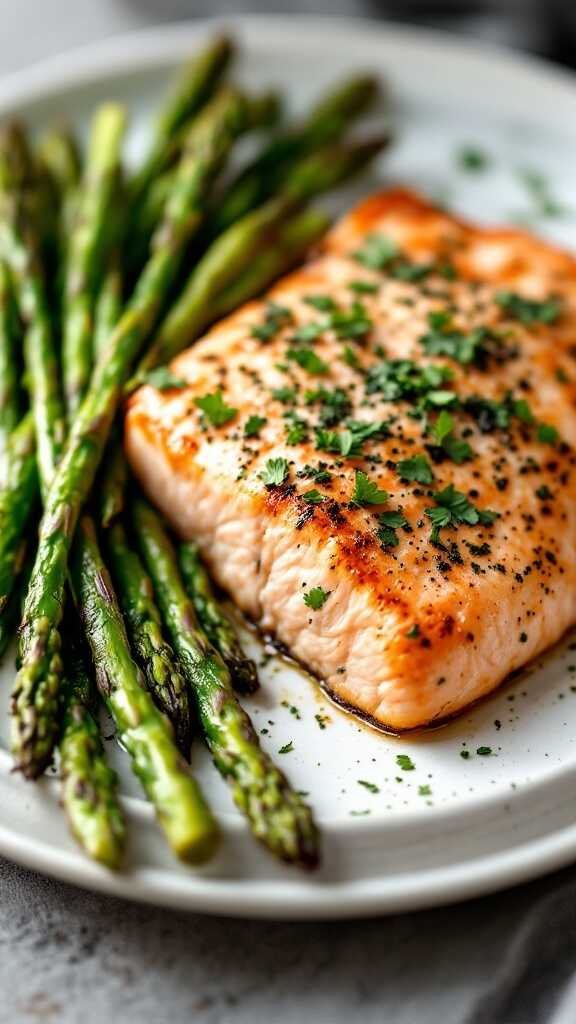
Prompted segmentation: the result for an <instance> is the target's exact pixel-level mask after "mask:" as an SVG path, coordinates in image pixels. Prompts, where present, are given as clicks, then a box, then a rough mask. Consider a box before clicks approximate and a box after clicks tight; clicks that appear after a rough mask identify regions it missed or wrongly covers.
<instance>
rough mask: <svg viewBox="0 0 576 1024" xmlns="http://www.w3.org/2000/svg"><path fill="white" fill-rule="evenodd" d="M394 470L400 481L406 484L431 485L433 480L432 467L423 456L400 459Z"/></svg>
mask: <svg viewBox="0 0 576 1024" xmlns="http://www.w3.org/2000/svg"><path fill="white" fill-rule="evenodd" d="M396 470H397V472H398V476H399V477H400V479H401V480H403V481H404V482H406V483H418V484H431V483H432V481H433V480H434V474H433V472H432V467H431V465H430V463H429V462H428V459H427V458H426V456H425V455H413V456H412V458H410V459H401V460H400V462H399V463H398V464H397V466H396Z"/></svg>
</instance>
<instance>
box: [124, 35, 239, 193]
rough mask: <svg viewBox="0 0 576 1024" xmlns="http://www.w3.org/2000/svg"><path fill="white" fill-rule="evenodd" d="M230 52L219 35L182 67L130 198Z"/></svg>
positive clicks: (157, 168) (160, 161)
mask: <svg viewBox="0 0 576 1024" xmlns="http://www.w3.org/2000/svg"><path fill="white" fill-rule="evenodd" d="M232 56H233V46H232V43H231V41H230V40H229V39H227V38H226V37H225V36H222V37H220V38H217V39H214V40H213V41H212V42H211V43H210V44H209V45H208V46H207V47H206V48H205V49H204V50H202V51H201V53H200V54H198V56H197V57H195V58H194V60H192V61H191V62H190V63H189V64H188V65H187V66H186V67H185V68H184V69H183V71H182V74H181V76H180V78H179V80H178V82H177V83H176V85H175V88H174V91H173V92H172V94H171V95H170V96H169V97H168V99H167V101H166V103H165V105H164V107H163V109H162V110H161V111H160V114H159V116H158V119H157V122H156V128H155V131H154V134H153V138H152V143H151V146H150V151H149V153H148V156H147V157H146V159H145V160H144V162H143V164H142V166H141V167H140V169H139V171H138V173H137V174H136V175H135V176H134V179H133V182H132V195H133V200H134V201H136V200H137V199H138V198H139V197H140V196H141V195H142V193H143V192H144V191H145V190H146V189H147V188H148V185H149V184H150V182H151V181H152V180H153V179H154V178H155V177H156V176H157V175H158V173H159V172H161V171H162V170H163V168H164V166H165V163H166V159H167V156H169V154H170V151H171V146H172V140H173V137H174V135H175V134H176V133H177V132H178V130H179V129H180V128H181V127H182V126H183V125H184V123H185V122H186V121H188V120H189V119H191V118H193V117H194V116H195V115H196V114H198V112H199V111H200V110H201V108H202V107H203V106H204V104H205V103H206V102H207V101H208V100H209V99H210V97H211V95H212V94H213V92H214V90H215V89H216V87H217V86H218V84H219V82H220V81H221V80H222V78H223V76H224V73H225V71H226V68H227V67H228V65H229V63H230V60H231V58H232Z"/></svg>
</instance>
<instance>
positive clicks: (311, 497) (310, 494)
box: [302, 487, 325, 505]
mask: <svg viewBox="0 0 576 1024" xmlns="http://www.w3.org/2000/svg"><path fill="white" fill-rule="evenodd" d="M324 498H325V495H324V494H322V493H321V491H317V490H316V488H315V487H313V488H312V490H310V491H304V494H303V495H302V500H303V501H305V502H306V504H307V505H321V504H322V502H323V501H324Z"/></svg>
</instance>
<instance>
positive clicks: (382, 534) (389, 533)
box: [376, 509, 408, 548]
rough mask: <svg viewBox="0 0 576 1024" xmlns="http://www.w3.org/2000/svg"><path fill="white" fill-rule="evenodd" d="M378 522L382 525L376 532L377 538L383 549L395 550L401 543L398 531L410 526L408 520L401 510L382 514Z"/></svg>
mask: <svg viewBox="0 0 576 1024" xmlns="http://www.w3.org/2000/svg"><path fill="white" fill-rule="evenodd" d="M378 522H379V524H380V526H379V528H378V530H377V531H376V536H377V537H378V540H379V541H380V543H381V545H382V547H383V548H395V547H398V544H399V543H400V542H399V540H398V536H397V534H396V530H399V529H400V528H401V527H403V526H408V520H407V519H406V516H405V515H404V513H403V512H401V511H400V510H399V509H397V510H396V511H394V510H390V511H389V512H381V513H380V515H379V516H378Z"/></svg>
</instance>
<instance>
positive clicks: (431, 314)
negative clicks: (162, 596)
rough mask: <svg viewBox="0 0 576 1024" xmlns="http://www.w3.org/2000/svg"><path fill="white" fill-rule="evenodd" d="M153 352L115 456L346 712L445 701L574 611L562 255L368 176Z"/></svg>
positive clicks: (572, 309)
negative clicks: (155, 377)
mask: <svg viewBox="0 0 576 1024" xmlns="http://www.w3.org/2000/svg"><path fill="white" fill-rule="evenodd" d="M172 370H173V373H174V375H175V377H177V378H180V379H181V380H180V384H182V383H183V381H185V382H186V384H187V386H175V387H173V388H169V389H165V390H157V389H156V388H154V387H151V386H146V387H143V388H141V389H140V390H139V391H138V392H137V393H136V394H135V395H134V396H133V397H132V399H131V401H130V403H129V407H128V411H127V417H126V450H127V453H128V456H129V459H130V462H131V464H132V467H133V469H134V472H135V473H136V475H137V476H138V478H139V480H140V481H141V483H142V485H143V487H144V489H145V490H146V492H147V493H148V495H149V496H150V497H151V499H152V500H153V501H154V502H155V503H156V505H157V506H158V507H159V508H160V509H161V510H162V511H163V512H164V514H165V515H166V516H167V517H168V519H169V520H170V521H171V523H172V524H173V526H174V527H175V529H176V530H177V531H178V532H179V533H180V534H181V535H182V536H184V537H194V538H196V539H197V540H198V542H199V544H200V546H201V550H202V552H203V554H204V556H205V558H206V560H207V562H208V564H209V566H210V568H211V570H212V573H213V575H214V577H215V578H216V580H217V581H218V583H219V584H220V585H221V586H222V587H223V588H224V589H225V590H226V591H228V592H229V593H230V595H231V596H232V597H233V599H234V600H235V601H236V602H237V604H238V605H239V606H240V607H241V608H242V609H243V610H244V611H245V612H246V613H247V614H248V615H249V616H250V617H251V618H252V619H254V620H255V621H256V622H257V623H258V624H259V625H260V626H261V628H262V629H263V630H264V631H266V632H270V633H272V634H274V635H275V636H276V637H277V638H278V639H279V640H280V641H281V642H282V643H283V644H285V645H286V646H287V648H288V649H289V650H290V651H291V652H292V653H293V655H294V656H295V657H296V658H297V659H298V660H300V661H301V662H303V663H304V664H306V665H307V666H308V667H309V668H310V669H311V670H312V672H314V673H315V674H316V675H317V676H318V677H319V678H320V680H321V681H322V684H323V686H324V687H325V688H326V690H327V691H328V692H329V693H330V694H331V695H332V696H333V697H334V698H335V699H336V700H338V701H340V702H341V703H343V704H345V705H346V706H347V707H348V708H350V709H351V710H353V711H354V712H356V713H358V714H361V715H362V716H364V717H366V718H368V719H369V720H370V721H372V722H374V723H375V724H378V725H381V726H387V727H390V728H393V729H397V730H401V729H408V728H413V727H417V726H422V725H424V724H426V723H430V722H434V721H437V720H440V719H442V718H445V717H447V716H449V715H452V714H455V713H456V712H458V711H461V710H462V709H463V708H465V707H466V706H467V705H469V704H470V703H472V702H473V701H475V700H477V699H478V698H479V697H481V696H483V695H484V694H486V693H488V692H489V691H491V690H492V689H494V687H496V686H497V685H498V684H499V683H500V682H501V681H502V680H503V679H504V678H505V677H506V676H507V675H508V674H509V673H510V672H511V671H512V670H513V669H517V668H518V667H520V666H522V665H523V664H525V663H526V662H527V661H528V660H529V659H531V658H533V657H534V656H535V655H536V654H538V653H539V652H541V651H542V650H543V649H544V648H546V647H548V646H550V645H551V644H553V643H554V642H555V641H556V640H558V639H559V637H560V636H561V635H562V633H563V632H564V631H565V630H566V629H567V628H568V627H569V626H570V625H572V624H573V623H574V622H575V620H576V558H575V557H574V552H575V548H576V472H575V470H576V467H575V457H574V451H573V445H575V444H576V261H575V260H574V259H573V258H572V257H570V256H568V255H566V254H565V253H562V252H560V251H557V250H555V249H553V248H552V247H551V246H549V245H547V244H545V243H544V242H541V241H538V240H537V239H535V238H533V237H532V236H530V235H529V234H526V233H524V232H520V231H516V230H487V229H484V228H478V227H475V226H473V225H470V224H467V223H463V222H462V221H460V220H457V219H456V218H454V217H452V216H449V215H448V214H446V213H444V212H443V211H440V210H438V209H436V208H434V207H432V206H430V205H429V204H428V203H426V202H425V201H423V200H422V199H420V198H418V197H417V196H415V195H413V194H411V193H407V192H404V191H400V190H396V191H393V192H389V193H385V194H381V195H376V196H374V197H372V198H370V199H368V200H367V201H366V202H364V203H362V204H361V205H360V206H359V207H358V208H357V209H356V210H354V211H353V212H352V213H351V214H349V215H348V216H346V217H345V218H344V219H343V220H342V221H341V222H340V223H339V224H338V225H337V226H336V227H335V228H334V230H333V231H332V232H331V233H330V234H329V235H328V237H327V239H326V240H325V243H324V245H323V247H322V250H321V252H320V253H319V254H318V255H316V256H315V257H314V258H313V259H311V261H310V262H308V263H307V264H306V265H305V266H304V267H302V268H301V269H299V270H298V271H296V272H295V273H293V274H291V275H289V276H288V277H286V278H285V279H284V280H282V281H281V282H280V283H279V284H278V285H277V286H276V287H275V288H274V289H273V291H272V292H271V293H270V295H269V296H268V297H267V298H266V299H265V300H262V301H258V302H252V303H250V304H249V305H247V306H245V307H243V308H242V309H240V310H239V311H237V312H236V313H234V314H233V315H232V316H230V317H228V318H227V319H226V320H225V321H223V322H222V323H219V324H218V325H217V326H216V327H214V328H213V329H212V330H211V331H210V332H209V333H208V335H207V336H206V337H205V338H203V339H202V340H201V341H200V342H198V343H197V344H196V345H195V346H194V347H193V348H191V349H190V350H189V351H187V352H186V353H184V354H183V355H181V356H180V357H178V358H177V359H176V360H175V361H174V363H173V364H172ZM175 383H176V384H177V385H178V383H179V382H178V381H175Z"/></svg>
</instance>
